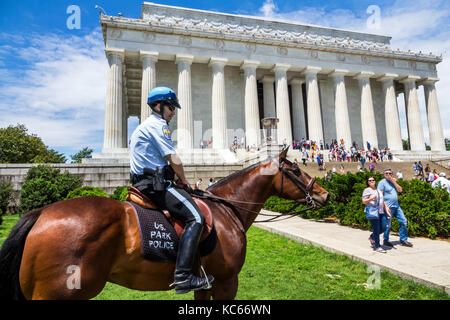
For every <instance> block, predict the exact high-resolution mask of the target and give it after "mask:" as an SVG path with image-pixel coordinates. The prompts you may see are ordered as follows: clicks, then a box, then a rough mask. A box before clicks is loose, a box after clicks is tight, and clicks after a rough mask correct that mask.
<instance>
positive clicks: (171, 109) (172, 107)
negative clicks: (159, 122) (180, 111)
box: [166, 104, 175, 112]
mask: <svg viewBox="0 0 450 320" xmlns="http://www.w3.org/2000/svg"><path fill="white" fill-rule="evenodd" d="M166 106H167V107H168V108H169V110H170V111H171V112H174V111H175V106H174V105H171V104H166Z"/></svg>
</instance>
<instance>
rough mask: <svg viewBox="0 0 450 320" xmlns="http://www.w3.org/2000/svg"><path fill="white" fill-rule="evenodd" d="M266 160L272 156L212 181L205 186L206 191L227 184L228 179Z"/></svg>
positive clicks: (269, 159) (270, 159)
mask: <svg viewBox="0 0 450 320" xmlns="http://www.w3.org/2000/svg"><path fill="white" fill-rule="evenodd" d="M267 161H272V157H269V158H267V159H264V160H261V161H259V162H257V163H255V164H252V165H251V166H248V167H247V168H244V169H242V170H239V171H236V172H233V173H232V174H230V175H228V176H226V177H224V178H222V179H220V180H219V181H217V182H216V183H214V184H213V185H212V186H210V187H208V188H206V190H208V191H212V190H214V189H215V188H217V187H220V186H223V185H224V184H227V183H228V182H229V181H230V180H233V179H234V178H236V177H237V176H240V175H242V174H244V173H247V172H249V171H252V170H253V169H254V168H256V167H257V166H259V165H260V164H261V163H263V162H264V163H265V162H267Z"/></svg>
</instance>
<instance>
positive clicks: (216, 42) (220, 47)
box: [214, 39, 225, 49]
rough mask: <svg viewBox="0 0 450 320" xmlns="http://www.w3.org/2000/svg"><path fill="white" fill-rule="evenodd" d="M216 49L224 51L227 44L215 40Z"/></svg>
mask: <svg viewBox="0 0 450 320" xmlns="http://www.w3.org/2000/svg"><path fill="white" fill-rule="evenodd" d="M214 47H216V48H217V49H223V48H224V47H225V42H224V41H223V40H218V39H216V40H214Z"/></svg>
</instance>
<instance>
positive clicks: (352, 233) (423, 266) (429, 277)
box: [254, 210, 450, 295]
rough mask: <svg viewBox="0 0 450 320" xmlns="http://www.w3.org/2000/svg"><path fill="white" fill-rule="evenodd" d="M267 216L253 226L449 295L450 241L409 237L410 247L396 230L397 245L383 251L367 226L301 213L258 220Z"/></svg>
mask: <svg viewBox="0 0 450 320" xmlns="http://www.w3.org/2000/svg"><path fill="white" fill-rule="evenodd" d="M261 213H264V214H276V213H274V212H270V211H267V210H262V211H261ZM267 218H268V217H265V216H262V215H259V216H258V218H257V219H256V221H255V223H254V226H256V227H258V228H261V229H264V230H267V231H270V232H272V233H276V234H280V235H282V236H285V237H287V238H290V239H292V240H295V241H298V242H301V243H304V244H312V245H314V246H318V247H322V248H323V249H325V250H326V251H329V252H332V253H337V254H344V255H346V256H348V257H350V258H352V259H354V260H358V261H361V262H363V263H366V264H368V265H376V266H379V267H380V268H381V269H382V270H387V271H389V272H391V273H393V274H395V275H398V276H400V277H402V278H404V279H409V280H413V281H414V282H417V283H420V284H423V285H426V286H429V287H432V288H437V289H440V290H445V291H446V292H447V294H448V295H450V242H447V241H442V240H431V239H426V238H409V239H408V240H409V241H410V242H411V243H412V244H413V245H414V246H413V247H412V248H408V247H403V246H401V245H400V240H399V237H398V235H397V234H395V233H394V234H393V233H391V235H390V241H391V242H392V243H393V244H394V247H393V248H390V247H384V246H383V248H384V249H385V250H386V251H387V253H384V254H383V253H378V252H375V251H373V249H372V248H371V247H370V244H369V240H368V237H369V234H370V232H369V231H368V230H361V229H356V228H352V227H347V226H342V225H340V224H338V223H333V222H318V221H315V220H307V219H303V218H299V217H294V218H290V219H286V220H284V221H279V222H277V221H276V222H264V223H258V221H261V220H266V219H267ZM380 238H381V239H382V236H381V237H380Z"/></svg>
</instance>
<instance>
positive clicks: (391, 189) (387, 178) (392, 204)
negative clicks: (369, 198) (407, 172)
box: [378, 169, 413, 247]
mask: <svg viewBox="0 0 450 320" xmlns="http://www.w3.org/2000/svg"><path fill="white" fill-rule="evenodd" d="M383 173H384V179H383V180H381V181H380V182H379V183H378V190H379V191H380V192H381V193H382V194H383V196H384V201H385V202H386V205H387V206H388V208H389V209H390V210H391V217H395V218H396V219H397V221H398V223H399V224H400V231H399V233H400V244H401V245H402V246H405V247H412V246H413V245H412V243H411V242H408V229H407V223H408V222H407V220H406V217H405V214H404V213H403V210H402V208H401V207H400V205H399V203H398V192H402V191H403V190H402V187H401V186H400V185H399V184H398V183H397V182H396V179H394V177H393V176H392V175H393V171H392V169H385V170H383ZM391 221H392V219H388V220H387V225H386V231H385V232H384V237H383V238H384V241H383V244H384V245H385V246H389V247H393V245H392V243H391V242H389V233H390V231H391Z"/></svg>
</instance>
